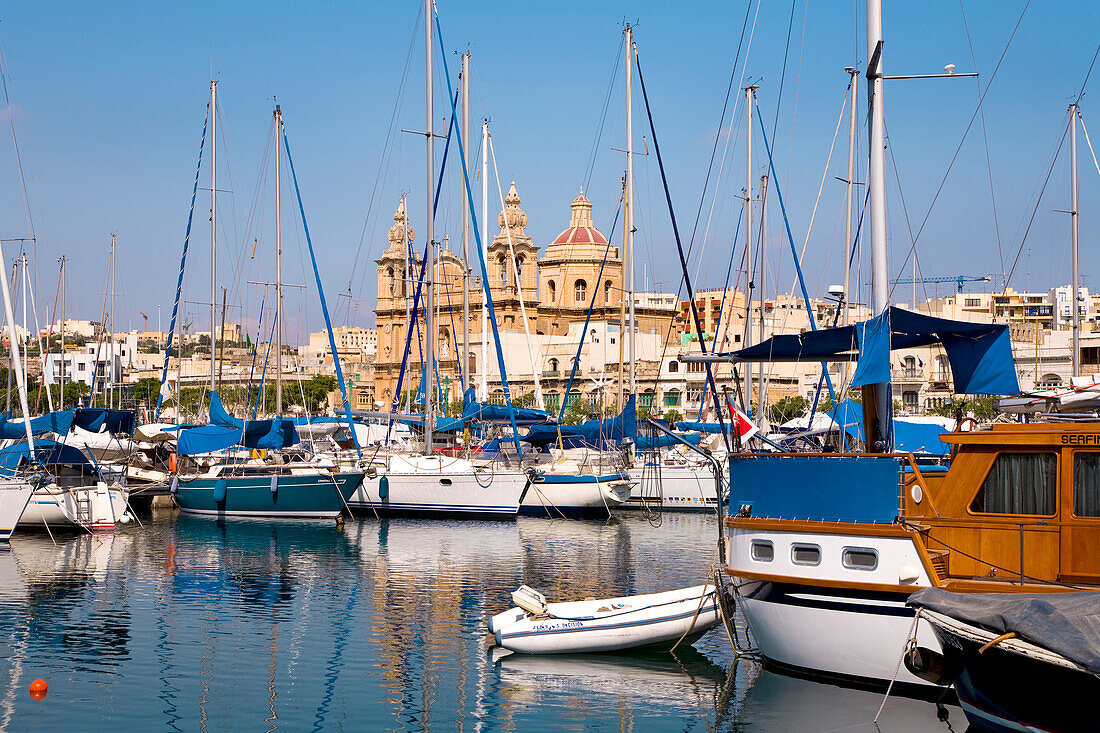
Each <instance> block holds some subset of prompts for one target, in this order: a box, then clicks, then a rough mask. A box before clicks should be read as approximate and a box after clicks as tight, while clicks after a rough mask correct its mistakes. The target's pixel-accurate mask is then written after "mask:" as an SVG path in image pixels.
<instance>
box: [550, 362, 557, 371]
mask: <svg viewBox="0 0 1100 733" xmlns="http://www.w3.org/2000/svg"><path fill="white" fill-rule="evenodd" d="M549 366H550V371H552V372H556V371H557V370H558V360H557V359H551V360H550V365H549Z"/></svg>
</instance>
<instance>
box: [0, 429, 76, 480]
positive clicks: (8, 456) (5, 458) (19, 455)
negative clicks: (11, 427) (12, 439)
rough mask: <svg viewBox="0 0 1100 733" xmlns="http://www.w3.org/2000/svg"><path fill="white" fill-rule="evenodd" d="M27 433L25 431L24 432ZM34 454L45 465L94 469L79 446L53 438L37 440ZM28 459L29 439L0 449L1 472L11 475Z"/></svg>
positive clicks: (37, 460) (36, 459) (38, 461)
mask: <svg viewBox="0 0 1100 733" xmlns="http://www.w3.org/2000/svg"><path fill="white" fill-rule="evenodd" d="M24 435H25V433H24ZM34 456H35V461H36V462H37V463H40V464H43V465H65V466H78V467H80V468H81V469H85V468H86V469H88V470H92V463H91V461H89V460H88V457H87V456H85V455H84V453H83V452H81V450H80V449H79V448H74V447H73V446H71V445H63V444H62V443H56V442H54V441H52V440H36V441H35V442H34ZM26 459H27V441H25V440H24V441H23V442H21V443H16V444H15V445H10V446H8V447H7V448H4V449H0V473H4V474H8V475H10V474H11V473H12V472H14V471H15V470H16V469H18V468H19V466H20V465H22V464H23V462H25V461H26Z"/></svg>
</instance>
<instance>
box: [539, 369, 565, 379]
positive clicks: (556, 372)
mask: <svg viewBox="0 0 1100 733" xmlns="http://www.w3.org/2000/svg"><path fill="white" fill-rule="evenodd" d="M542 376H543V378H544V379H552V378H554V377H560V376H561V370H560V369H550V370H547V371H544V372H543V373H542Z"/></svg>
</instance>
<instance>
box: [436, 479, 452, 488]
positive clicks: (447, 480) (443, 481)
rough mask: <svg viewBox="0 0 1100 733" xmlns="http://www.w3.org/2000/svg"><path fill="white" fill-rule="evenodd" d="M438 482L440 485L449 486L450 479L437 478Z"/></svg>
mask: <svg viewBox="0 0 1100 733" xmlns="http://www.w3.org/2000/svg"><path fill="white" fill-rule="evenodd" d="M439 483H440V485H442V486H450V485H451V480H450V479H449V478H441V479H439Z"/></svg>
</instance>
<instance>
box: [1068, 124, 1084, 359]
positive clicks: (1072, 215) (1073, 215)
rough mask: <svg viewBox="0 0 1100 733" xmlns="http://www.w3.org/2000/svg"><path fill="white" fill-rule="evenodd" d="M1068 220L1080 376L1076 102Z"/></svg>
mask: <svg viewBox="0 0 1100 733" xmlns="http://www.w3.org/2000/svg"><path fill="white" fill-rule="evenodd" d="M1069 222H1070V233H1071V235H1072V241H1073V256H1072V260H1073V263H1072V264H1073V293H1072V296H1073V305H1072V307H1073V355H1072V356H1073V376H1075V377H1079V376H1081V314H1080V313H1079V312H1078V308H1079V306H1078V303H1079V302H1080V297H1081V289H1080V286H1081V274H1080V272H1079V269H1080V268H1079V267H1078V260H1077V254H1078V252H1077V103H1076V102H1074V103H1073V104H1071V105H1070V106H1069Z"/></svg>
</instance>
